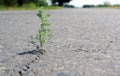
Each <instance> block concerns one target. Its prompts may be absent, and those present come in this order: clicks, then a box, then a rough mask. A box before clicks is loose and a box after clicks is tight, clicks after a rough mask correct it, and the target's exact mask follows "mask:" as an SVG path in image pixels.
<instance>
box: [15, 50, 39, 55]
mask: <svg viewBox="0 0 120 76" xmlns="http://www.w3.org/2000/svg"><path fill="white" fill-rule="evenodd" d="M25 54H33V55H36V54H38V51H36V50H32V51H26V52H22V53H17V55H25Z"/></svg>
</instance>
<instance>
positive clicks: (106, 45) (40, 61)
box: [0, 8, 120, 76]
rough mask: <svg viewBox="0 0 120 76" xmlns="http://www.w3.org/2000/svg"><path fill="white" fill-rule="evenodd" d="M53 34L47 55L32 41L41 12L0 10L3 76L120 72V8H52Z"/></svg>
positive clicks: (0, 67) (106, 75) (119, 75)
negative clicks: (36, 48) (40, 52)
mask: <svg viewBox="0 0 120 76" xmlns="http://www.w3.org/2000/svg"><path fill="white" fill-rule="evenodd" d="M46 12H47V13H50V14H51V15H52V16H51V17H50V18H49V21H50V22H51V29H52V33H53V37H52V38H51V39H50V40H49V42H48V43H47V44H46V45H45V48H46V51H47V52H46V53H44V55H41V54H39V53H38V52H36V51H35V46H33V45H32V44H30V43H29V41H30V36H32V35H35V34H37V32H38V28H39V22H40V20H39V18H38V17H37V16H36V13H37V11H0V76H120V10H119V9H103V8H102V9H100V8H97V9H96V8H95V9H78V8H75V9H59V10H50V11H46Z"/></svg>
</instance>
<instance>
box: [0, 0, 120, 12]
mask: <svg viewBox="0 0 120 76" xmlns="http://www.w3.org/2000/svg"><path fill="white" fill-rule="evenodd" d="M40 6H44V7H45V8H46V9H58V8H63V7H67V8H97V7H99V8H101V7H110V8H120V0H0V10H19V9H20V10H21V9H23V10H24V9H25V10H27V9H38V8H39V7H40Z"/></svg>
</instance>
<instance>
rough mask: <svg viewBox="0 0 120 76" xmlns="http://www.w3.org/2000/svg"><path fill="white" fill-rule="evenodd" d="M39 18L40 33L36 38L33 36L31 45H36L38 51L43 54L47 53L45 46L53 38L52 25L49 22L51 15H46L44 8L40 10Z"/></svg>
mask: <svg viewBox="0 0 120 76" xmlns="http://www.w3.org/2000/svg"><path fill="white" fill-rule="evenodd" d="M37 16H38V17H39V18H40V21H41V23H40V28H39V31H38V34H37V35H36V36H31V39H32V41H31V43H32V44H35V43H37V45H36V49H37V50H38V51H39V52H40V53H43V52H45V50H44V45H45V43H46V42H47V41H48V40H49V38H50V37H51V35H52V33H51V29H50V23H49V21H48V19H47V18H48V17H49V16H50V14H45V13H44V9H43V7H42V8H40V9H39V11H38V13H37Z"/></svg>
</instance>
